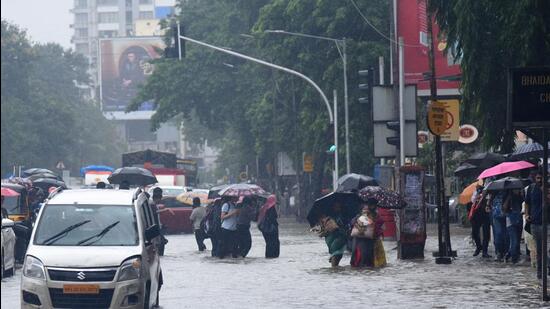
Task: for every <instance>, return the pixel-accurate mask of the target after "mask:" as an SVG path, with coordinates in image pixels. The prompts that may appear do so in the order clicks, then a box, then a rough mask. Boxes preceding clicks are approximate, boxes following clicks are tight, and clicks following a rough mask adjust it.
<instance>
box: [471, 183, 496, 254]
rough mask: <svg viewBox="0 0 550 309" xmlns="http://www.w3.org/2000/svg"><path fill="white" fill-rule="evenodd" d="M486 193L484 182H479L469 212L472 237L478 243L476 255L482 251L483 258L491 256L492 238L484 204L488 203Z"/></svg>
mask: <svg viewBox="0 0 550 309" xmlns="http://www.w3.org/2000/svg"><path fill="white" fill-rule="evenodd" d="M485 197H486V193H485V192H484V191H483V183H482V182H478V183H477V185H476V190H475V192H474V194H473V195H472V207H471V209H470V212H469V213H468V219H469V220H470V223H471V224H472V238H473V239H474V242H475V244H476V250H475V252H474V256H478V255H479V253H481V252H483V253H482V255H481V256H482V257H483V258H490V257H491V256H490V255H489V253H488V248H489V241H490V240H491V220H490V218H489V213H488V212H487V211H486V209H485V208H486V207H485V205H484V204H486V203H487V199H486V198H485ZM480 229H481V230H482V231H483V242H482V241H481V235H480V233H479V232H480Z"/></svg>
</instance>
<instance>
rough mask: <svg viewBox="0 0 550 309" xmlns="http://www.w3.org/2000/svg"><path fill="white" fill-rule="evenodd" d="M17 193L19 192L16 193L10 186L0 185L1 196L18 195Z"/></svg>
mask: <svg viewBox="0 0 550 309" xmlns="http://www.w3.org/2000/svg"><path fill="white" fill-rule="evenodd" d="M18 195H19V193H17V192H16V191H14V190H12V189H10V188H5V187H2V196H18Z"/></svg>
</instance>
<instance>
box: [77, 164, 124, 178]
mask: <svg viewBox="0 0 550 309" xmlns="http://www.w3.org/2000/svg"><path fill="white" fill-rule="evenodd" d="M114 170H115V169H114V168H112V167H110V166H106V165H88V166H85V167H83V168H81V169H80V175H81V176H84V175H85V174H86V172H88V171H105V172H113V171H114Z"/></svg>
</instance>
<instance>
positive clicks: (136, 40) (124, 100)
mask: <svg viewBox="0 0 550 309" xmlns="http://www.w3.org/2000/svg"><path fill="white" fill-rule="evenodd" d="M163 49H164V42H163V41H162V39H161V38H160V37H146V38H140V37H132V38H113V39H102V40H100V41H99V59H100V63H101V67H100V76H99V77H100V84H99V85H100V97H101V106H102V110H103V111H104V112H114V111H125V110H126V107H127V106H128V104H130V102H131V101H132V100H133V98H134V97H136V95H137V93H138V86H139V85H140V84H143V83H144V82H145V81H146V80H147V77H148V76H150V75H151V74H153V70H154V66H153V64H151V63H150V60H152V59H157V58H160V57H161V54H160V52H161V51H162V50H163ZM139 110H153V103H152V102H143V103H142V104H141V106H140V108H139Z"/></svg>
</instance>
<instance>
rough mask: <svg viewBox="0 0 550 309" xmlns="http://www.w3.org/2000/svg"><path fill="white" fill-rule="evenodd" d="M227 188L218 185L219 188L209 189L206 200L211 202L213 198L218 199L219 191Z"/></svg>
mask: <svg viewBox="0 0 550 309" xmlns="http://www.w3.org/2000/svg"><path fill="white" fill-rule="evenodd" d="M227 187H229V185H220V186H215V187H212V188H210V190H208V199H209V200H213V199H215V198H218V197H220V194H219V193H220V191H221V190H223V189H225V188H227Z"/></svg>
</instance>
